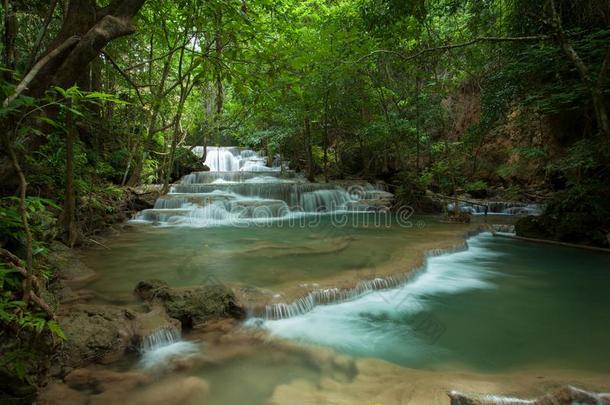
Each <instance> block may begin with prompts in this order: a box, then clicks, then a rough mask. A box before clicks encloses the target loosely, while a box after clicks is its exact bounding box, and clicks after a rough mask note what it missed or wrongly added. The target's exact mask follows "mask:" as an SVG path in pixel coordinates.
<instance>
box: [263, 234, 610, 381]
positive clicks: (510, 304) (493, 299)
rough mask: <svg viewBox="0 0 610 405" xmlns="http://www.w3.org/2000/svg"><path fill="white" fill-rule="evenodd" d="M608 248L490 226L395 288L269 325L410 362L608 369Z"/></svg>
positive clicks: (281, 332)
mask: <svg viewBox="0 0 610 405" xmlns="http://www.w3.org/2000/svg"><path fill="white" fill-rule="evenodd" d="M608 291H610V256H609V255H607V254H605V253H591V252H583V251H580V250H576V249H569V248H559V247H551V246H540V245H534V244H529V243H524V242H516V241H513V240H507V239H504V238H500V237H493V236H491V235H490V234H483V235H480V236H477V237H474V238H471V239H470V240H469V249H468V250H466V251H463V252H458V253H453V254H449V255H444V256H439V257H433V258H430V259H428V264H427V267H426V269H425V270H424V271H423V272H421V274H420V275H418V276H417V277H416V278H415V279H414V280H412V281H410V282H408V283H406V284H405V285H404V286H401V287H399V288H395V289H390V290H385V291H376V292H373V293H370V294H367V295H365V296H363V297H360V298H358V299H355V300H352V301H349V302H345V303H341V304H335V305H325V306H318V307H316V308H315V309H314V310H313V311H311V312H309V313H307V314H304V315H300V316H296V317H292V318H290V319H283V320H269V321H265V322H264V323H263V327H264V328H266V329H268V330H269V331H270V332H271V333H272V334H273V335H276V336H281V337H285V338H289V339H295V340H298V341H305V342H309V343H316V344H320V345H325V346H331V347H334V348H336V349H338V350H340V351H343V352H345V353H348V354H352V355H356V356H364V357H379V358H383V359H386V360H388V361H391V362H395V363H398V364H400V365H404V366H407V367H417V368H431V367H445V368H446V367H448V366H450V365H453V366H455V365H460V366H462V367H464V366H465V367H468V368H475V369H479V370H488V371H498V370H506V369H510V368H517V367H531V366H544V367H549V366H553V367H559V368H561V367H564V368H580V369H583V370H596V371H602V372H610V345H609V344H608V342H609V340H608V338H609V336H610V300H609V299H608V297H609V296H608Z"/></svg>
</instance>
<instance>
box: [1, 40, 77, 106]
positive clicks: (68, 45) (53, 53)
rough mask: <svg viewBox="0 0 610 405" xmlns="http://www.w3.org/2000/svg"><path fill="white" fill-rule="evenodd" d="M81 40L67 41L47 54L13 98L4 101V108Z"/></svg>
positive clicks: (18, 88) (37, 63)
mask: <svg viewBox="0 0 610 405" xmlns="http://www.w3.org/2000/svg"><path fill="white" fill-rule="evenodd" d="M79 40H80V38H79V37H77V36H73V37H70V38H68V39H66V40H65V41H64V42H63V43H62V44H61V45H60V46H58V47H57V48H55V49H53V50H52V51H51V52H49V53H48V54H46V55H45V56H44V58H42V59H40V60H39V61H38V62H36V64H35V65H34V67H32V69H31V70H30V71H29V72H28V74H27V75H25V77H24V78H23V80H21V82H20V83H19V84H18V85H17V87H16V88H15V92H14V93H13V94H12V95H11V96H9V97H7V98H6V100H4V102H3V103H2V106H3V107H5V108H6V107H7V106H8V105H9V104H10V103H12V102H13V101H15V99H16V98H17V97H19V96H20V95H21V93H23V92H24V91H25V90H26V89H27V88H28V86H29V85H30V83H32V81H33V80H34V79H35V78H36V75H38V73H39V72H40V70H41V69H42V68H43V67H44V66H45V65H46V64H47V63H49V62H51V61H52V60H53V59H55V58H56V57H57V56H59V55H61V54H62V53H63V52H64V51H66V50H67V49H69V48H71V47H73V46H75V45H76V44H77V43H78V41H79Z"/></svg>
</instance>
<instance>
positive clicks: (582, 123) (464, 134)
mask: <svg viewBox="0 0 610 405" xmlns="http://www.w3.org/2000/svg"><path fill="white" fill-rule="evenodd" d="M2 21H3V26H2V32H3V36H2V47H1V52H2V58H1V63H2V67H1V92H2V100H3V101H2V105H1V106H0V122H1V125H2V130H1V135H0V136H1V137H2V143H1V144H2V148H1V151H0V190H1V199H0V232H1V234H0V247H1V249H0V257H1V259H2V263H1V264H0V290H1V295H0V318H1V320H2V325H3V326H2V332H0V333H2V334H3V335H5V337H6V336H12V337H13V338H12V339H13V340H12V341H13V342H15V341H17V342H18V344H13V345H12V346H10V347H2V348H0V350H1V355H2V359H1V360H0V367H2V368H3V374H7V375H9V374H10V375H12V376H15V377H17V378H19V379H26V378H27V379H29V382H30V383H32V384H37V383H38V382H39V381H38V380H37V378H38V376H37V373H36V367H38V365H39V362H38V361H37V360H36V359H37V357H36V356H37V353H38V352H39V351H45V350H49V348H50V347H51V348H52V347H54V345H57V344H58V343H59V342H60V341H61V339H62V337H63V336H62V331H61V329H60V328H59V327H58V325H57V323H56V322H55V321H54V301H53V297H52V294H50V293H49V292H48V291H47V289H46V285H47V284H48V283H49V282H50V280H52V279H53V269H52V268H50V267H49V266H47V265H46V259H45V258H46V254H47V251H48V250H47V248H48V245H49V243H51V241H53V240H55V239H59V240H62V241H64V242H65V243H66V244H67V245H69V246H75V245H81V244H86V243H90V237H91V235H93V234H95V233H97V232H99V231H100V230H102V229H103V228H104V227H105V226H107V225H108V224H109V223H112V222H116V221H120V220H122V219H124V218H125V211H126V210H129V209H134V204H136V205H137V203H134V197H133V194H132V191H130V190H132V189H133V188H134V187H140V186H143V185H149V184H159V185H161V186H160V187H159V189H160V190H161V192H166V191H167V190H168V188H169V185H170V184H171V183H172V182H174V181H175V180H177V179H178V178H179V177H180V176H182V175H184V174H185V173H188V172H189V171H192V170H196V169H201V165H202V163H201V160H200V159H198V158H196V157H195V156H194V155H193V154H192V152H191V147H192V146H196V145H208V146H216V145H243V146H249V147H252V148H255V149H260V150H263V151H265V152H266V154H267V156H268V157H269V159H273V157H274V156H275V155H277V154H279V155H281V158H282V159H284V160H287V161H289V162H290V167H291V168H293V169H296V170H299V171H302V172H303V173H305V174H306V176H307V177H308V178H309V179H316V180H317V181H329V180H332V179H343V178H366V179H382V180H385V181H387V182H388V183H389V184H390V185H391V187H392V191H394V192H396V194H397V196H398V199H399V201H400V202H404V203H408V204H411V205H413V206H415V207H416V208H417V209H419V210H421V211H427V210H433V209H434V207H433V206H432V205H433V204H430V203H429V201H427V199H426V197H425V194H426V190H432V191H433V192H436V193H441V194H444V195H457V194H464V193H468V194H469V196H470V197H471V198H485V197H495V198H501V199H507V200H529V201H537V202H543V203H546V204H547V206H546V207H547V208H546V212H545V214H544V215H543V216H541V217H539V218H537V219H530V220H528V221H527V222H526V223H523V225H522V230H523V232H524V233H525V234H528V235H533V236H536V237H544V238H552V239H559V240H565V241H572V242H578V243H587V244H593V245H597V246H606V247H607V246H608V244H609V242H608V232H609V231H610V222H608V221H609V219H608V218H610V182H609V175H610V173H609V169H610V140H609V136H610V124H609V119H608V97H609V96H610V75H609V67H610V3H609V2H607V1H606V0H537V1H531V0H463V1H459V0H437V1H432V0H339V1H329V0H307V1H296V0H260V1H252V2H248V1H247V0H207V1H204V0H179V1H171V2H168V1H162V0H148V1H146V0H107V1H102V0H70V1H69V0H61V1H58V0H25V1H24V0H3V8H2ZM135 208H137V207H135Z"/></svg>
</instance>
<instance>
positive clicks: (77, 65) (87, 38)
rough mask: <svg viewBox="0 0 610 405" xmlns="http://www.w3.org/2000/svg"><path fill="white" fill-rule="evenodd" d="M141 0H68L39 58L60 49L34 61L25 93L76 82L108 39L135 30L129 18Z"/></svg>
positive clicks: (131, 17)
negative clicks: (100, 3)
mask: <svg viewBox="0 0 610 405" xmlns="http://www.w3.org/2000/svg"><path fill="white" fill-rule="evenodd" d="M145 2H146V0H113V1H111V2H110V4H109V5H108V6H106V7H101V8H100V7H97V6H96V1H95V0H71V1H70V4H69V6H68V9H67V12H66V16H65V18H64V21H63V25H62V28H61V30H60V32H59V34H58V35H57V37H56V38H55V39H54V40H53V41H52V42H51V44H50V45H49V47H48V48H47V50H46V51H45V52H44V53H43V54H42V56H41V58H40V59H41V60H42V59H44V58H45V57H47V56H48V55H50V54H52V53H53V51H55V50H58V49H60V52H57V53H56V54H54V55H53V57H52V58H50V59H49V60H47V62H46V63H45V64H44V66H37V65H36V64H35V65H34V67H33V68H32V69H35V68H36V67H38V69H39V70H38V71H36V72H34V73H35V74H34V75H33V77H32V78H31V79H30V80H31V81H30V83H27V88H28V89H29V90H28V92H29V94H30V95H32V96H34V97H39V96H42V95H43V94H44V93H45V91H47V90H48V89H49V88H50V87H51V86H59V87H62V88H67V87H70V86H72V85H73V84H74V83H76V82H77V81H78V80H79V79H80V78H81V77H82V76H83V75H84V74H85V73H86V72H87V71H88V67H89V63H90V62H91V61H93V60H94V59H95V58H96V57H97V56H98V55H99V54H100V52H101V51H102V49H103V48H104V47H105V46H106V45H107V44H108V43H109V42H111V41H112V40H114V39H116V38H119V37H122V36H125V35H129V34H132V33H134V32H135V27H134V25H133V18H134V17H135V16H136V14H137V13H138V12H139V11H140V9H141V8H142V6H143V5H144V3H145ZM74 38H77V39H78V40H77V41H75V40H74ZM66 44H68V45H67V46H64V47H62V45H66Z"/></svg>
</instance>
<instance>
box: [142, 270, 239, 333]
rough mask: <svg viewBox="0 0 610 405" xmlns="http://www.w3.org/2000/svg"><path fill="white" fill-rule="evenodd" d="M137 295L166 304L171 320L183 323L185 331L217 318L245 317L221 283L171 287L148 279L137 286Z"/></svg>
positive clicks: (229, 291)
mask: <svg viewBox="0 0 610 405" xmlns="http://www.w3.org/2000/svg"><path fill="white" fill-rule="evenodd" d="M135 293H136V295H137V296H138V297H140V298H141V299H143V300H144V301H147V302H149V303H160V304H161V305H163V307H165V309H166V311H167V314H168V315H169V316H170V317H172V318H176V319H178V320H180V322H181V323H182V327H183V328H192V327H193V326H195V325H200V324H205V323H206V322H208V321H210V320H215V319H223V318H236V319H242V318H244V317H245V311H244V309H243V308H242V307H241V306H239V304H238V303H237V300H236V298H235V295H234V294H233V291H231V289H229V288H228V287H226V286H224V285H222V284H210V285H201V286H194V287H187V288H170V287H169V286H168V285H167V283H165V282H164V281H161V280H146V281H141V282H139V283H138V285H137V286H136V289H135Z"/></svg>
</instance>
